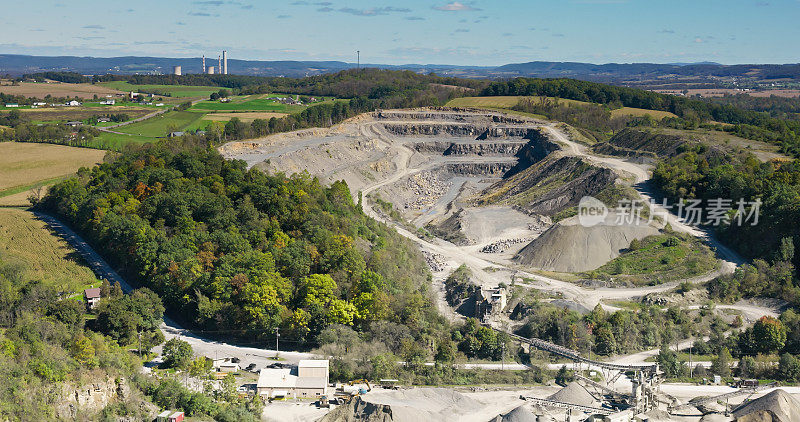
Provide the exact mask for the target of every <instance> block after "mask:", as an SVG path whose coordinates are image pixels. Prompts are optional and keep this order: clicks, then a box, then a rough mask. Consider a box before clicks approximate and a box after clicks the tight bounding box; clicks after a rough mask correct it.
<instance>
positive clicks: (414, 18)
mask: <svg viewBox="0 0 800 422" xmlns="http://www.w3.org/2000/svg"><path fill="white" fill-rule="evenodd" d="M0 27H2V30H1V31H2V32H1V33H2V37H0V53H13V54H33V55H61V54H63V55H92V56H100V57H110V56H120V55H152V56H165V57H199V56H200V55H201V54H203V53H205V54H206V56H209V57H213V58H216V56H217V55H218V54H219V51H221V50H222V49H227V50H228V54H229V57H231V58H240V59H254V60H344V61H351V62H354V61H355V51H356V50H361V57H362V62H364V63H386V64H407V63H425V64H429V63H433V64H458V65H499V64H505V63H518V62H527V61H534V60H545V61H580V62H591V63H610V62H617V63H630V62H654V63H673V62H697V61H715V62H720V63H726V64H732V63H797V62H800V42H799V41H800V0H727V1H721V0H669V1H665V0H661V1H654V0H647V1H646V0H527V1H525V0H508V1H488V0H462V1H461V2H453V1H448V0H442V1H436V0H405V1H402V2H401V1H397V0H372V1H343V0H330V1H327V0H326V1H315V0H307V1H302V0H301V1H295V0H288V1H284V2H274V1H255V0H194V1H193V0H139V1H135V2H134V1H117V0H105V1H102V2H101V1H85V0H71V1H68V0H34V1H30V2H25V3H24V7H22V6H21V7H8V5H6V7H4V8H3V13H2V15H0Z"/></svg>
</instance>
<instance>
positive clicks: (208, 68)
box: [206, 66, 217, 75]
mask: <svg viewBox="0 0 800 422" xmlns="http://www.w3.org/2000/svg"><path fill="white" fill-rule="evenodd" d="M216 69H217V68H216V66H209V67H207V68H206V70H207V73H208V74H209V75H213V74H214V71H215V70H216Z"/></svg>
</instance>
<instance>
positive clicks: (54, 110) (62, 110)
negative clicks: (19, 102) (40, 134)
mask: <svg viewBox="0 0 800 422" xmlns="http://www.w3.org/2000/svg"><path fill="white" fill-rule="evenodd" d="M159 108H160V107H159ZM156 110H157V108H155V107H152V108H148V107H141V106H103V107H102V108H101V107H48V108H36V109H22V110H20V111H21V112H22V115H23V116H24V117H25V118H26V119H29V120H31V121H33V122H53V121H62V120H83V119H88V118H90V117H92V116H100V115H104V114H119V113H124V114H127V115H128V116H130V118H131V119H135V118H138V117H142V116H144V115H146V114H148V113H152V112H153V111H156Z"/></svg>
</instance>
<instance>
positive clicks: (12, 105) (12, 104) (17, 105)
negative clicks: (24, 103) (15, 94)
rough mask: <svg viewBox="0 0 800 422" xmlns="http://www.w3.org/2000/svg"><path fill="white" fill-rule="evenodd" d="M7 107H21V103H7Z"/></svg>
mask: <svg viewBox="0 0 800 422" xmlns="http://www.w3.org/2000/svg"><path fill="white" fill-rule="evenodd" d="M6 107H19V104H14V103H10V104H6Z"/></svg>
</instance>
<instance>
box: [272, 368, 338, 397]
mask: <svg viewBox="0 0 800 422" xmlns="http://www.w3.org/2000/svg"><path fill="white" fill-rule="evenodd" d="M329 368H330V364H329V361H328V360H314V359H309V360H301V361H300V362H299V363H298V365H297V366H296V367H293V368H275V369H273V368H264V369H262V370H261V372H260V374H259V376H258V384H256V387H257V391H258V394H259V395H260V396H263V397H267V398H275V397H285V398H316V397H320V396H324V395H326V394H327V392H328V382H329V378H328V377H329Z"/></svg>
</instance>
